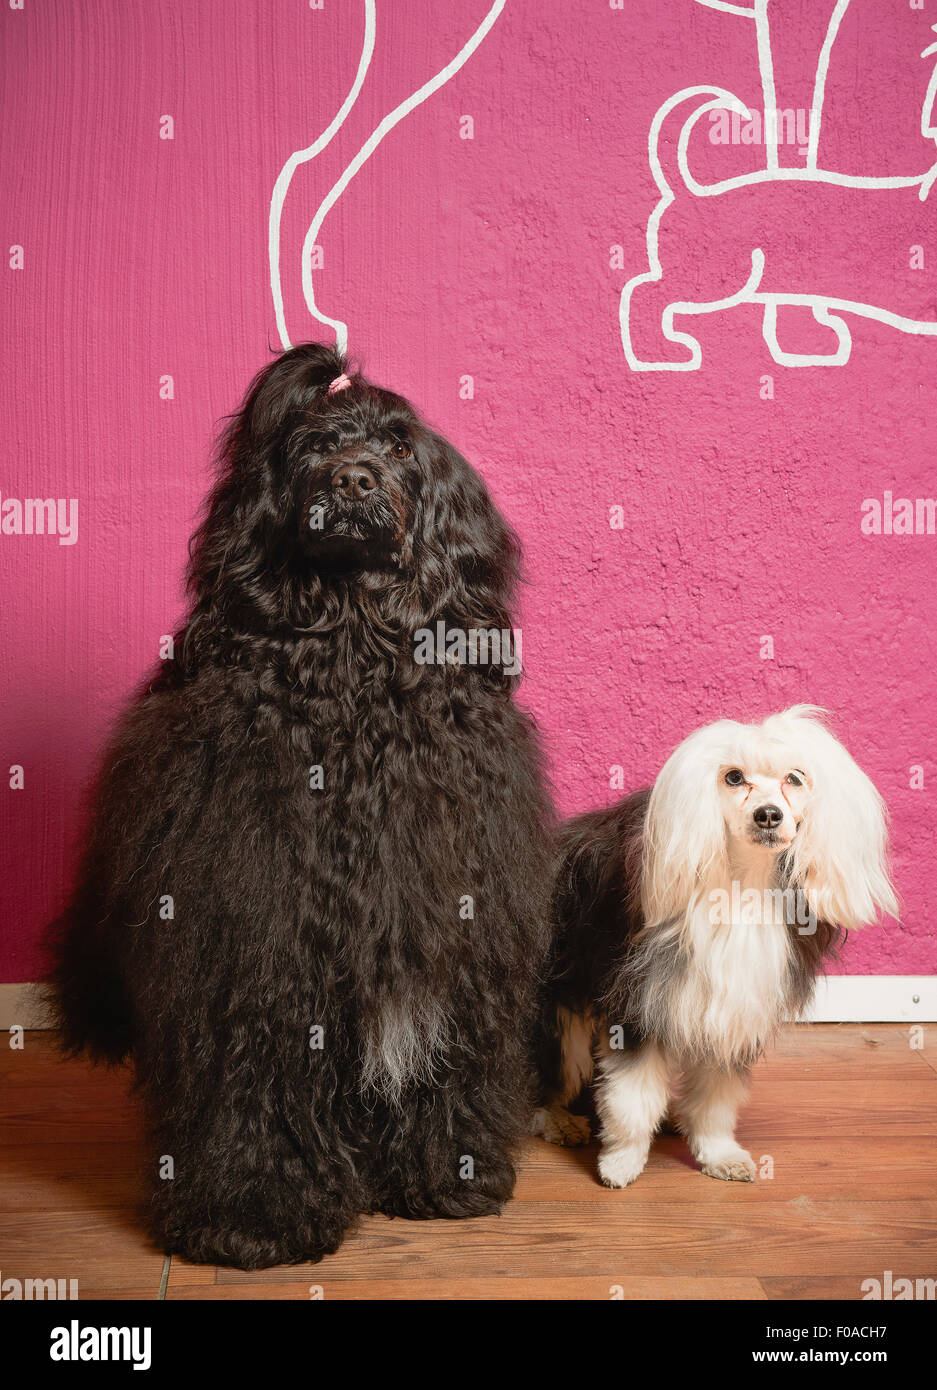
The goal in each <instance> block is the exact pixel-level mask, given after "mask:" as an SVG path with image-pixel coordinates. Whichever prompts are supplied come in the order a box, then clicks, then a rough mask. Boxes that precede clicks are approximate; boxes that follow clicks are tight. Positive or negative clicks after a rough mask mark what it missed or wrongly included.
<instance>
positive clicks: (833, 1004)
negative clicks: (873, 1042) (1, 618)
mask: <svg viewBox="0 0 937 1390" xmlns="http://www.w3.org/2000/svg"><path fill="white" fill-rule="evenodd" d="M799 1021H800V1022H802V1023H937V975H829V976H827V978H826V979H825V980H821V981H820V982H819V984H818V986H817V993H816V998H815V999H814V1001H813V1004H812V1006H811V1007H810V1009H809V1010H808V1011H807V1013H806V1014H805V1015H804V1016H803V1018H802V1019H801V1020H799ZM16 1024H19V1026H20V1027H21V1028H48V1027H49V1026H50V1023H49V1012H48V1008H47V1007H46V1005H45V1003H44V1001H43V997H42V990H41V987H40V986H39V985H0V1028H2V1029H3V1030H4V1031H5V1030H7V1029H9V1028H12V1027H14V1026H15V1025H16Z"/></svg>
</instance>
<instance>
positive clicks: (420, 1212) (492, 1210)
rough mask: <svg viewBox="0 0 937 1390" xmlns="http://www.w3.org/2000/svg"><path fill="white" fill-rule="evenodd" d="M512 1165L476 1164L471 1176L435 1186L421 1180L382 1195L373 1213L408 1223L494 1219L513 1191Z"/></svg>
mask: <svg viewBox="0 0 937 1390" xmlns="http://www.w3.org/2000/svg"><path fill="white" fill-rule="evenodd" d="M514 1181H515V1172H514V1165H513V1164H512V1163H511V1162H510V1161H509V1160H507V1159H499V1160H495V1161H493V1162H488V1163H484V1164H479V1165H478V1167H477V1169H476V1173H475V1176H474V1177H471V1178H469V1177H466V1178H457V1179H455V1180H450V1181H448V1182H445V1183H441V1184H435V1183H433V1182H431V1181H429V1180H424V1181H423V1182H422V1183H420V1184H414V1185H413V1186H407V1187H404V1188H401V1189H399V1190H398V1191H391V1192H386V1193H384V1194H383V1195H382V1196H381V1198H380V1200H379V1202H378V1203H377V1206H376V1208H375V1209H376V1210H377V1211H381V1212H383V1213H384V1215H385V1216H404V1217H408V1218H409V1219H410V1220H411V1221H424V1220H431V1219H432V1218H433V1217H447V1218H451V1219H454V1220H460V1219H462V1218H464V1217H472V1216H498V1215H499V1214H500V1212H501V1208H502V1207H503V1206H504V1204H505V1202H507V1201H508V1200H509V1199H510V1197H511V1196H512V1194H513V1192H514Z"/></svg>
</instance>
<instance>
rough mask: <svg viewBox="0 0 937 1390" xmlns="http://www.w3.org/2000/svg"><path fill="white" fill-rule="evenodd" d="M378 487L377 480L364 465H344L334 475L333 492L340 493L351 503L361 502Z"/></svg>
mask: <svg viewBox="0 0 937 1390" xmlns="http://www.w3.org/2000/svg"><path fill="white" fill-rule="evenodd" d="M376 487H377V479H376V478H375V476H374V474H373V473H372V472H371V470H370V468H365V466H364V464H363V463H344V464H342V466H341V468H337V469H336V470H335V472H334V473H333V474H332V491H333V492H339V493H341V495H342V496H343V497H345V498H347V499H348V501H349V502H360V500H361V498H362V497H367V495H368V493H369V492H373V491H374V489H375V488H376Z"/></svg>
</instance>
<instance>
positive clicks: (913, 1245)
mask: <svg viewBox="0 0 937 1390" xmlns="http://www.w3.org/2000/svg"><path fill="white" fill-rule="evenodd" d="M931 1035H933V1038H932V1037H931ZM923 1040H924V1047H923V1049H919V1048H912V1046H911V1037H910V1034H909V1030H908V1028H907V1027H906V1026H902V1025H870V1026H860V1025H852V1024H847V1025H810V1026H798V1027H790V1028H787V1029H785V1030H784V1032H783V1034H782V1036H781V1038H780V1039H779V1042H778V1046H777V1048H776V1049H775V1050H774V1051H773V1052H772V1054H771V1055H769V1057H768V1058H766V1059H765V1060H764V1061H763V1062H761V1063H759V1064H758V1066H757V1067H756V1069H755V1073H754V1076H753V1084H752V1094H751V1099H750V1102H749V1104H748V1105H747V1106H746V1108H745V1110H744V1111H743V1114H742V1117H741V1122H740V1126H739V1138H740V1140H741V1141H742V1142H743V1143H744V1144H746V1146H747V1147H749V1148H750V1149H751V1152H752V1154H753V1156H754V1157H755V1159H756V1161H757V1162H758V1163H759V1164H760V1165H761V1175H760V1176H759V1178H758V1179H757V1180H756V1181H755V1182H754V1183H752V1184H737V1183H721V1182H716V1181H713V1180H712V1179H709V1178H706V1177H704V1176H703V1175H702V1174H701V1173H700V1172H699V1171H698V1170H697V1168H696V1165H695V1164H694V1163H693V1162H692V1159H691V1157H690V1155H689V1152H688V1150H687V1148H686V1145H685V1143H684V1141H683V1140H682V1139H681V1138H680V1137H679V1136H677V1135H673V1134H665V1135H661V1136H659V1137H658V1138H657V1140H656V1141H655V1144H654V1148H653V1150H652V1154H651V1158H650V1161H649V1163H648V1166H647V1169H646V1170H645V1172H644V1173H643V1174H642V1176H641V1178H640V1179H639V1180H638V1182H637V1183H636V1184H635V1185H634V1186H633V1187H631V1188H629V1189H628V1190H627V1191H625V1192H610V1191H608V1190H607V1189H605V1188H604V1187H602V1186H601V1184H600V1183H599V1182H598V1181H597V1177H596V1158H597V1151H596V1148H595V1146H594V1145H592V1146H590V1147H588V1148H585V1149H582V1150H571V1149H557V1148H554V1147H553V1146H551V1145H548V1144H545V1143H543V1142H542V1141H541V1140H537V1139H530V1140H528V1141H527V1142H526V1144H525V1145H524V1146H523V1148H522V1151H521V1153H520V1155H519V1178H518V1185H517V1194H516V1200H515V1201H514V1202H512V1203H510V1204H509V1206H508V1207H507V1208H506V1209H505V1212H504V1214H503V1215H502V1216H501V1217H500V1218H495V1217H492V1218H484V1219H482V1220H478V1221H471V1222H448V1221H430V1222H406V1221H389V1220H387V1219H385V1218H382V1217H369V1218H365V1219H363V1220H362V1221H361V1222H360V1223H359V1225H358V1227H357V1229H356V1230H354V1231H352V1232H351V1233H350V1234H349V1236H348V1239H347V1240H346V1242H345V1244H344V1245H343V1247H342V1249H341V1250H340V1251H339V1252H338V1254H337V1255H335V1256H332V1257H330V1258H329V1259H327V1260H325V1261H323V1262H322V1263H320V1264H317V1265H301V1266H289V1267H281V1268H278V1269H273V1270H265V1271H260V1272H254V1273H243V1272H240V1271H237V1270H230V1269H215V1268H213V1267H211V1266H204V1265H189V1264H187V1263H186V1262H185V1261H182V1260H179V1259H178V1258H174V1259H173V1261H172V1263H171V1268H170V1275H169V1284H168V1289H167V1298H169V1299H212V1298H219V1299H251V1298H261V1299H274V1298H276V1299H279V1298H284V1299H303V1300H308V1299H309V1298H310V1296H311V1293H312V1294H315V1293H317V1292H318V1291H319V1290H321V1293H322V1296H324V1297H325V1298H332V1299H336V1298H340V1299H355V1300H365V1299H372V1298H374V1299H387V1300H401V1299H427V1300H484V1299H511V1300H527V1299H546V1298H561V1299H570V1300H573V1299H590V1300H591V1299H602V1300H608V1299H611V1298H613V1297H616V1296H620V1297H624V1298H626V1299H642V1298H643V1299H647V1298H663V1299H673V1300H679V1299H696V1298H698V1299H705V1298H716V1299H777V1298H784V1299H805V1300H814V1299H828V1298H847V1299H858V1298H860V1297H861V1284H862V1281H863V1280H864V1279H867V1278H870V1277H875V1278H881V1277H882V1276H883V1273H884V1271H885V1270H891V1271H893V1273H894V1275H895V1277H896V1278H897V1277H904V1278H923V1279H927V1278H934V1277H935V1276H937V1176H935V1175H937V1066H935V1056H934V1054H935V1052H937V1028H935V1029H929V1030H926V1031H925V1034H924V1039H923ZM130 1083H131V1078H130V1073H129V1072H128V1071H127V1070H126V1069H112V1070H107V1069H100V1068H93V1067H91V1066H89V1065H88V1064H87V1063H86V1062H84V1061H82V1060H78V1061H63V1060H62V1059H61V1058H60V1057H59V1056H58V1054H57V1053H56V1050H55V1048H54V1045H53V1042H52V1039H51V1038H50V1037H49V1036H48V1035H44V1034H27V1036H26V1047H25V1049H24V1050H23V1051H22V1052H16V1051H14V1050H11V1049H7V1048H4V1049H0V1272H2V1275H3V1277H19V1278H77V1280H78V1284H79V1296H80V1297H85V1298H87V1297H105V1298H115V1299H121V1300H124V1299H127V1300H129V1299H143V1300H146V1299H152V1298H155V1297H157V1295H158V1290H159V1283H160V1277H161V1274H162V1270H163V1263H164V1260H163V1255H162V1252H160V1251H159V1250H156V1249H154V1248H153V1247H152V1246H150V1244H149V1242H148V1240H147V1238H146V1236H145V1234H144V1233H143V1229H142V1226H141V1220H140V1216H141V1203H142V1201H143V1199H144V1197H145V1183H144V1180H143V1175H144V1165H145V1163H146V1162H147V1161H148V1160H147V1155H146V1150H145V1147H144V1145H143V1141H142V1137H141V1134H142V1132H141V1116H140V1109H139V1104H138V1101H137V1098H136V1097H135V1095H134V1093H133V1091H132V1089H131V1084H130Z"/></svg>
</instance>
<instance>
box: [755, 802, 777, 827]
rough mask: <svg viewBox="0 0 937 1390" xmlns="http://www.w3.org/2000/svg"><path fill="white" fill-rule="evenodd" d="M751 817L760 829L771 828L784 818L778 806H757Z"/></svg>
mask: <svg viewBox="0 0 937 1390" xmlns="http://www.w3.org/2000/svg"><path fill="white" fill-rule="evenodd" d="M752 819H753V820H754V822H755V824H756V825H760V826H761V827H762V829H764V830H773V829H774V827H775V826H776V825H780V824H781V821H782V820H783V819H784V812H783V811H782V810H781V808H780V806H770V805H769V806H759V807H758V810H757V811H756V812H755V814H754V815H753V817H752Z"/></svg>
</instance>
